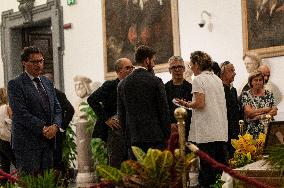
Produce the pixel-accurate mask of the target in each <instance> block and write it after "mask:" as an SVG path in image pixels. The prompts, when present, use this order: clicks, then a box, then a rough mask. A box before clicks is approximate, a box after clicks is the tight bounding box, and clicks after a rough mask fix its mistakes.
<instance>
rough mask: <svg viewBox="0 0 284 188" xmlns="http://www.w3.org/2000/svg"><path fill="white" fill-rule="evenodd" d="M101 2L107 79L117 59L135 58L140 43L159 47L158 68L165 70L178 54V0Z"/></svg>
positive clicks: (158, 70)
mask: <svg viewBox="0 0 284 188" xmlns="http://www.w3.org/2000/svg"><path fill="white" fill-rule="evenodd" d="M102 4H103V23H104V54H105V55H104V56H105V58H104V60H105V78H106V79H111V78H113V77H114V76H115V73H114V62H115V61H116V60H117V59H119V58H121V57H127V58H130V59H131V60H132V61H133V62H134V52H135V49H136V48H137V47H138V46H139V45H148V46H151V47H153V48H154V49H155V50H156V51H157V54H156V61H155V63H156V67H155V72H162V71H165V70H166V69H165V63H166V62H167V60H168V59H169V57H171V56H172V55H179V53H180V49H179V37H178V20H177V17H178V16H177V0H143V1H142V0H103V1H102ZM134 65H135V63H134Z"/></svg>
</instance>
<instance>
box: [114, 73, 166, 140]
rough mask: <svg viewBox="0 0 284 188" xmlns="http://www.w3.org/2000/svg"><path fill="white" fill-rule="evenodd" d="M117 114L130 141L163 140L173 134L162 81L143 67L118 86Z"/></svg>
mask: <svg viewBox="0 0 284 188" xmlns="http://www.w3.org/2000/svg"><path fill="white" fill-rule="evenodd" d="M118 116H119V120H120V122H121V126H122V129H123V131H125V132H126V136H127V140H128V142H129V141H130V143H128V144H133V143H157V142H159V143H164V142H165V141H166V140H167V138H168V137H169V135H170V122H169V109H168V103H167V98H166V92H165V87H164V84H163V82H162V80H161V79H160V78H158V77H156V76H155V75H154V74H153V73H150V72H148V71H147V70H145V69H143V68H139V69H136V70H134V71H133V72H132V73H131V74H130V75H128V76H127V77H126V78H125V79H124V80H122V81H121V82H120V83H119V85H118Z"/></svg>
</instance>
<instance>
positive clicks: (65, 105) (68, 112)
mask: <svg viewBox="0 0 284 188" xmlns="http://www.w3.org/2000/svg"><path fill="white" fill-rule="evenodd" d="M55 93H56V97H57V100H58V102H59V104H60V107H61V110H62V129H64V130H66V129H67V127H68V126H69V123H70V122H71V120H72V118H73V115H74V113H75V110H74V108H73V106H72V104H71V103H70V102H69V100H68V99H67V97H66V95H65V93H63V92H62V91H60V90H58V89H56V88H55Z"/></svg>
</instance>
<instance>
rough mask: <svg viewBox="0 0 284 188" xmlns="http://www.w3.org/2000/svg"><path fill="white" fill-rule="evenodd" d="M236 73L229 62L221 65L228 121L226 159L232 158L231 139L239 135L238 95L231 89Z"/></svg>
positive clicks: (233, 150) (234, 89)
mask: <svg viewBox="0 0 284 188" xmlns="http://www.w3.org/2000/svg"><path fill="white" fill-rule="evenodd" d="M235 76H236V72H235V67H234V65H233V64H232V63H230V62H229V61H225V62H223V63H222V64H221V72H220V78H221V80H222V82H223V86H224V92H225V98H226V107H227V119H228V141H227V144H226V145H227V150H228V159H230V158H232V157H234V152H235V149H234V147H233V146H232V144H231V139H238V135H239V131H240V130H239V120H240V113H241V112H240V103H239V101H238V95H237V90H236V88H234V87H233V81H234V79H235Z"/></svg>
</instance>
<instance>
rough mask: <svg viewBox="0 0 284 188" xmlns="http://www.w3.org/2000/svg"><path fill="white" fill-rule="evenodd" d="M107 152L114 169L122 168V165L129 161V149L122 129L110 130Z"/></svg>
mask: <svg viewBox="0 0 284 188" xmlns="http://www.w3.org/2000/svg"><path fill="white" fill-rule="evenodd" d="M107 152H108V158H109V165H110V166H112V167H116V168H120V164H121V163H122V162H123V161H125V160H127V148H126V143H125V138H124V136H123V133H122V130H121V129H114V130H112V129H110V128H109V129H108V139H107Z"/></svg>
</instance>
